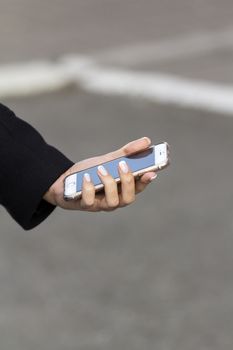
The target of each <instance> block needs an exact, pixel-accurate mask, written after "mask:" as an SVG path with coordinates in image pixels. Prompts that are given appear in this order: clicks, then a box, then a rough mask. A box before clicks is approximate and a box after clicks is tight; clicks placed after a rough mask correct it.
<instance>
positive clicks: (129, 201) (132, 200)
mask: <svg viewBox="0 0 233 350" xmlns="http://www.w3.org/2000/svg"><path fill="white" fill-rule="evenodd" d="M135 199H136V196H135V195H134V196H132V197H128V198H124V199H123V202H124V204H125V205H129V204H132V203H133V202H135Z"/></svg>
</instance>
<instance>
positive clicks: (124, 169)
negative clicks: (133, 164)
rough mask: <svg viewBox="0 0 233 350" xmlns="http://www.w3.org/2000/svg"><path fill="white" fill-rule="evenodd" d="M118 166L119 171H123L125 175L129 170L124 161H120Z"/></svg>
mask: <svg viewBox="0 0 233 350" xmlns="http://www.w3.org/2000/svg"><path fill="white" fill-rule="evenodd" d="M119 166H120V168H121V170H122V171H123V173H125V174H127V173H128V171H129V168H128V165H127V163H126V161H124V160H122V161H120V162H119Z"/></svg>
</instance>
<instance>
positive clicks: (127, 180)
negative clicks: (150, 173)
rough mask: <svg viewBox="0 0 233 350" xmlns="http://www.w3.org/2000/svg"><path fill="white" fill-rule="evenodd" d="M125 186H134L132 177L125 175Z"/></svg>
mask: <svg viewBox="0 0 233 350" xmlns="http://www.w3.org/2000/svg"><path fill="white" fill-rule="evenodd" d="M124 182H125V184H127V185H133V184H134V177H133V175H127V176H126V177H125V179H124Z"/></svg>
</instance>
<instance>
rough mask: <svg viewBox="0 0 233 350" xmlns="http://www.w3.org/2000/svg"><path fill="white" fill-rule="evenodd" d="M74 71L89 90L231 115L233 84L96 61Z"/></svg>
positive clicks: (81, 85)
mask: <svg viewBox="0 0 233 350" xmlns="http://www.w3.org/2000/svg"><path fill="white" fill-rule="evenodd" d="M73 65H74V66H73V67H75V64H74V63H73ZM70 67H71V65H70ZM75 71H76V72H77V70H75V69H74V74H73V76H75V74H76V77H77V79H76V83H77V84H79V86H80V87H82V88H83V89H84V90H85V91H88V92H94V93H98V94H104V95H119V96H132V97H137V98H138V97H139V98H143V99H146V100H149V101H154V102H157V103H162V104H173V105H179V106H185V107H189V108H193V109H201V110H205V111H211V112H215V113H222V114H226V115H230V116H233V86H224V85H220V84H212V83H208V82H205V81H195V80H189V79H183V78H179V77H176V76H172V75H166V74H160V73H154V72H151V73H150V72H149V73H148V72H146V73H145V72H132V71H127V70H120V69H113V68H112V69H106V68H101V67H98V66H97V65H96V66H95V65H92V66H88V67H86V68H84V69H82V71H80V72H79V73H75Z"/></svg>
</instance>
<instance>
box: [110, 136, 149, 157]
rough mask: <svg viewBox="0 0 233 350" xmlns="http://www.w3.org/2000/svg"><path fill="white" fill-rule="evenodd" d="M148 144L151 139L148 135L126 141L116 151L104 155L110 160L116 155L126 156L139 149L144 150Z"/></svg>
mask: <svg viewBox="0 0 233 350" xmlns="http://www.w3.org/2000/svg"><path fill="white" fill-rule="evenodd" d="M150 145H151V140H150V139H149V138H148V137H142V138H140V139H137V140H134V141H131V142H129V143H127V144H126V145H124V146H123V147H121V148H119V149H118V150H116V151H113V152H111V153H108V154H106V155H105V157H106V158H107V159H109V160H111V159H115V158H118V157H123V156H127V155H130V154H134V153H137V152H140V151H144V150H146V149H147V148H148V147H150Z"/></svg>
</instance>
